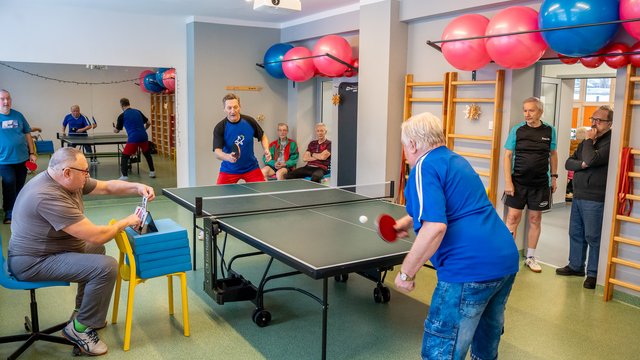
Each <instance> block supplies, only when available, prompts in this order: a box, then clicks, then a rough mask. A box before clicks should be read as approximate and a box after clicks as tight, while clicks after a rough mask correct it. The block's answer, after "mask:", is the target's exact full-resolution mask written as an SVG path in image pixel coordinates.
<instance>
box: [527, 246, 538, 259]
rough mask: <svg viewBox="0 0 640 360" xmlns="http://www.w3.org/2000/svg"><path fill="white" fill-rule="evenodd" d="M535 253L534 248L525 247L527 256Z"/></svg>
mask: <svg viewBox="0 0 640 360" xmlns="http://www.w3.org/2000/svg"><path fill="white" fill-rule="evenodd" d="M535 255H536V249H532V248H527V257H528V258H530V257H534V256H535Z"/></svg>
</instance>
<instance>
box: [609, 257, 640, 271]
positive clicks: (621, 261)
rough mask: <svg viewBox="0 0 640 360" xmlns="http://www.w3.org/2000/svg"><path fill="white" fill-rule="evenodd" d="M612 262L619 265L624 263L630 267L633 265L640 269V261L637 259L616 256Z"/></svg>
mask: <svg viewBox="0 0 640 360" xmlns="http://www.w3.org/2000/svg"><path fill="white" fill-rule="evenodd" d="M611 262H613V263H616V264H618V265H624V266H628V267H632V268H634V269H638V270H640V263H637V262H635V261H629V260H625V259H621V258H618V257H614V258H611Z"/></svg>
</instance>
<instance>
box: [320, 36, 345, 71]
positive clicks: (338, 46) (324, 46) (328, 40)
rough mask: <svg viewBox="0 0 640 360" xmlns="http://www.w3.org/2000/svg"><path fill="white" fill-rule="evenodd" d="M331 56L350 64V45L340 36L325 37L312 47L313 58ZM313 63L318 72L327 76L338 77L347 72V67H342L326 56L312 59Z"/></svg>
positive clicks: (342, 65)
mask: <svg viewBox="0 0 640 360" xmlns="http://www.w3.org/2000/svg"><path fill="white" fill-rule="evenodd" d="M325 54H331V55H333V56H335V57H337V58H338V59H340V60H342V61H344V62H346V63H347V64H349V63H351V55H352V53H351V45H349V42H348V41H347V40H345V38H343V37H342V36H338V35H327V36H324V37H322V38H320V40H318V42H317V43H316V45H315V46H314V47H313V56H319V55H325ZM313 63H314V64H315V66H316V67H317V68H318V70H320V72H321V73H324V74H327V75H329V76H340V75H342V74H343V73H344V71H345V70H347V65H344V64H342V63H340V62H338V61H335V60H334V59H332V58H330V57H328V56H320V57H316V58H313Z"/></svg>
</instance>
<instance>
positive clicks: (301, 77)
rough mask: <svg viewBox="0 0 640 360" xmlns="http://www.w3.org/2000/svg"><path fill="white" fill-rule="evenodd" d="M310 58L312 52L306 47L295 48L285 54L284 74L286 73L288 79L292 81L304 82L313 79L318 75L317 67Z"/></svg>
mask: <svg viewBox="0 0 640 360" xmlns="http://www.w3.org/2000/svg"><path fill="white" fill-rule="evenodd" d="M310 56H311V51H309V49H307V48H306V47H303V46H298V47H294V48H293V49H291V50H289V51H287V53H286V54H284V58H283V60H284V62H283V63H282V72H284V74H285V75H286V76H287V78H288V79H289V80H291V81H296V82H302V81H307V80H309V79H311V78H312V77H313V75H315V73H316V67H315V66H314V65H313V60H312V59H311V58H310ZM300 58H307V59H300ZM296 59H300V60H296ZM287 60H293V61H287Z"/></svg>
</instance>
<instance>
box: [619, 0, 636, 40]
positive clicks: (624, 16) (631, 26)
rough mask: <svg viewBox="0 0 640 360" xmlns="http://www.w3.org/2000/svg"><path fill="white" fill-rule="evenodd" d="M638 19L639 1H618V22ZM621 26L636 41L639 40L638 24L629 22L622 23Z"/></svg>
mask: <svg viewBox="0 0 640 360" xmlns="http://www.w3.org/2000/svg"><path fill="white" fill-rule="evenodd" d="M636 18H640V0H621V1H620V20H629V19H636ZM622 26H623V27H624V29H625V30H627V32H628V33H629V35H631V36H633V37H634V38H635V39H636V40H640V22H638V21H630V22H625V23H622Z"/></svg>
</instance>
